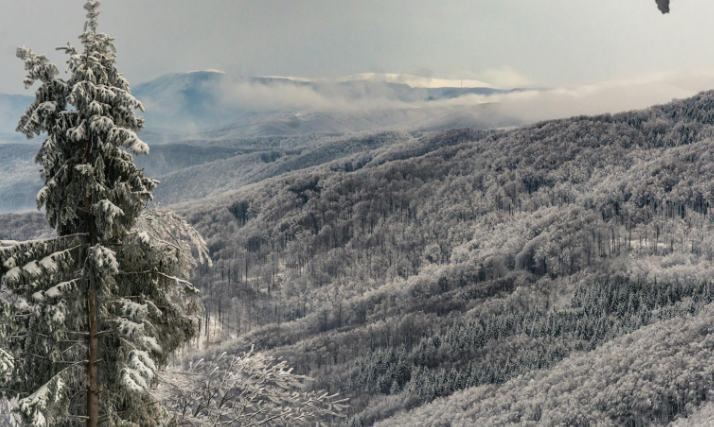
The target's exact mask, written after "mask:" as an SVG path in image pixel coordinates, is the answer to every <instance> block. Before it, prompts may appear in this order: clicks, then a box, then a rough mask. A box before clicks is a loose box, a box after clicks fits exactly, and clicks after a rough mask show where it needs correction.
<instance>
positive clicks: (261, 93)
mask: <svg viewBox="0 0 714 427" xmlns="http://www.w3.org/2000/svg"><path fill="white" fill-rule="evenodd" d="M712 88H714V72H703V71H693V70H689V71H681V72H676V73H661V74H651V75H645V76H638V77H635V78H631V79H622V80H613V81H606V82H602V83H599V84H593V85H584V86H575V87H561V88H548V89H538V90H521V91H513V92H506V93H496V94H491V95H476V94H472V95H464V96H460V97H456V98H450V99H438V100H426V99H424V100H412V101H405V100H403V99H400V95H401V94H399V93H397V92H395V91H394V90H393V89H392V88H391V87H390V86H389V85H384V86H369V90H367V89H365V90H364V92H360V91H357V92H355V91H347V90H345V89H344V88H343V87H342V86H340V85H335V86H329V85H327V86H325V87H319V86H317V87H316V86H310V85H302V86H301V85H294V84H292V83H280V84H271V85H265V84H255V83H247V82H225V83H224V84H223V85H221V87H220V89H219V92H220V93H221V102H222V103H223V104H225V105H227V106H230V107H231V108H245V109H252V110H255V111H257V112H281V111H282V112H301V111H311V112H324V113H328V114H330V113H340V114H349V113H355V114H356V113H364V112H370V111H371V112H374V111H379V110H388V109H392V110H393V109H421V110H429V111H432V112H433V113H434V114H435V115H436V114H439V112H440V111H459V110H460V109H464V110H466V109H472V108H473V107H477V106H479V105H484V104H489V105H491V106H495V108H496V110H497V111H498V112H499V113H500V114H502V115H503V116H504V117H506V116H507V117H513V118H517V120H518V121H519V122H522V123H530V122H536V121H541V120H549V119H557V118H565V117H571V116H576V115H596V114H604V113H617V112H622V111H628V110H633V109H642V108H647V107H649V106H652V105H656V104H662V103H666V102H669V101H671V100H672V99H681V98H686V97H690V96H693V95H695V94H696V93H698V92H701V91H703V90H708V89H712ZM491 111H493V108H491Z"/></svg>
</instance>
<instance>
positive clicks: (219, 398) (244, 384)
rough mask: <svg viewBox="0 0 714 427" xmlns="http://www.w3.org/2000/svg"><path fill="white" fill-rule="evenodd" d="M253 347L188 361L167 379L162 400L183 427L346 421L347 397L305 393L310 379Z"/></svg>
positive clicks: (174, 422)
mask: <svg viewBox="0 0 714 427" xmlns="http://www.w3.org/2000/svg"><path fill="white" fill-rule="evenodd" d="M292 370H293V369H292V368H289V367H288V364H287V363H286V362H284V361H277V360H275V359H273V358H271V357H269V356H266V355H264V354H261V353H255V352H254V351H253V350H252V349H251V351H249V352H247V353H246V354H244V355H243V356H231V355H228V354H227V353H221V354H219V355H217V356H213V357H210V358H207V359H203V358H201V359H196V358H193V360H190V361H186V363H184V364H180V365H178V366H175V367H172V368H171V369H169V370H168V371H167V372H166V373H165V374H162V375H161V383H162V387H161V388H160V389H159V392H158V395H157V396H158V398H160V399H161V400H162V401H163V402H164V406H165V407H166V408H167V409H168V411H169V413H170V414H171V423H172V425H178V426H243V427H250V426H261V425H281V426H282V425H288V426H292V427H297V426H312V425H324V424H322V423H321V422H320V420H321V418H323V417H328V416H332V417H344V415H343V412H344V411H345V410H346V409H347V404H346V402H347V399H340V398H339V397H338V395H337V394H329V393H327V392H324V391H305V390H304V388H305V385H306V382H307V381H309V378H307V377H305V376H301V375H296V374H294V373H292Z"/></svg>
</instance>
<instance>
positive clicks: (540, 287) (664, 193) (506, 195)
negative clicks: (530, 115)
mask: <svg viewBox="0 0 714 427" xmlns="http://www.w3.org/2000/svg"><path fill="white" fill-rule="evenodd" d="M713 125H714V92H708V93H702V94H700V95H699V96H696V97H694V98H692V99H688V100H684V101H677V102H673V103H671V104H668V105H664V106H659V107H654V108H651V109H648V110H643V111H637V112H629V113H623V114H617V115H603V116H597V117H576V118H572V119H568V120H558V121H551V122H544V123H538V124H535V125H531V126H526V127H523V128H519V129H516V130H512V131H468V130H465V131H448V132H436V133H431V134H425V135H423V136H421V137H416V138H413V139H408V140H406V141H404V142H402V143H398V144H392V145H389V146H387V147H382V148H375V149H374V150H372V151H369V152H364V153H358V154H355V155H352V156H350V157H345V158H343V159H339V160H336V161H334V162H332V163H329V164H327V166H323V167H320V168H317V169H307V170H302V171H297V172H291V173H286V174H283V175H280V176H277V177H275V178H271V179H268V180H266V181H263V182H261V183H256V184H253V185H251V186H248V187H243V188H241V189H239V190H236V191H234V192H230V193H226V194H225V195H222V196H219V197H214V198H211V199H205V200H201V201H196V202H188V203H185V204H182V205H177V206H176V208H177V210H178V211H179V212H180V213H181V214H182V215H184V216H185V217H186V218H188V219H189V220H190V221H191V222H192V223H193V224H194V225H196V226H197V227H198V228H199V229H200V230H201V232H202V233H203V234H204V236H205V237H206V239H207V241H208V243H209V245H210V248H211V251H212V253H213V256H214V259H215V262H214V268H213V269H212V270H205V271H201V272H200V273H199V276H200V277H199V278H198V279H197V281H198V282H199V283H201V286H202V287H203V289H204V297H205V302H206V307H207V313H208V317H207V318H206V319H204V322H203V331H202V332H203V334H204V335H203V337H202V338H201V339H200V340H205V339H206V334H208V336H209V337H211V338H212V339H213V340H218V339H219V337H225V336H229V335H236V334H241V337H240V339H238V341H235V342H230V343H229V344H225V345H224V347H225V348H224V349H227V350H229V351H242V350H244V349H246V348H248V347H249V346H250V345H253V344H255V345H256V346H257V347H258V348H259V349H266V350H270V351H272V352H274V353H276V354H278V355H280V356H281V357H285V358H287V359H288V360H289V361H290V362H291V363H294V365H295V366H296V367H297V369H298V370H299V371H300V372H301V373H305V374H309V375H310V376H312V377H314V378H318V381H317V384H316V385H315V386H316V387H318V388H323V387H324V388H328V389H330V390H341V391H342V392H343V393H344V394H346V395H347V396H349V397H350V398H351V403H352V413H351V418H350V420H349V421H348V422H347V423H348V425H350V426H368V425H373V424H374V423H375V422H378V421H379V420H385V419H387V418H390V417H392V416H394V415H397V416H398V418H397V419H395V420H388V421H383V424H382V425H385V426H386V425H402V424H403V425H407V424H411V425H416V424H415V423H414V420H418V419H421V418H420V417H421V416H422V415H423V413H422V412H415V413H414V415H407V416H400V415H398V414H399V413H400V412H401V411H407V410H410V409H413V408H416V407H419V406H421V405H423V404H425V403H427V402H431V401H433V400H434V399H435V398H442V397H447V396H450V395H452V393H454V392H455V391H459V390H466V391H464V392H463V393H462V394H458V395H455V396H454V397H453V399H456V400H453V401H452V400H449V398H448V397H447V399H446V400H443V401H442V400H439V401H436V402H435V403H433V404H432V405H435V406H433V407H432V406H429V407H427V409H424V411H427V412H429V413H430V414H433V416H432V418H433V422H432V424H428V425H434V426H436V425H450V424H448V421H447V418H448V419H451V418H453V419H452V421H453V423H454V424H453V425H473V423H474V422H476V420H481V419H485V418H483V417H485V415H483V414H484V413H485V412H484V411H488V414H489V415H488V417H490V418H488V420H489V422H491V423H492V425H515V424H518V425H536V424H537V425H561V423H562V422H564V421H563V420H565V419H564V418H563V417H564V416H565V415H563V414H570V415H572V414H577V413H579V412H577V411H576V412H573V410H571V409H572V408H571V409H569V406H568V405H576V406H577V407H578V408H579V409H578V410H579V411H581V413H582V415H581V418H578V420H579V421H574V420H572V419H571V420H570V421H571V422H575V423H576V424H577V425H594V424H593V423H594V422H595V420H598V419H606V420H609V421H608V422H610V424H607V425H632V426H635V425H647V424H648V423H651V422H653V421H655V420H656V421H657V422H661V423H666V422H669V421H672V420H674V419H675V418H677V417H678V416H684V415H686V414H689V413H690V412H693V411H694V410H695V409H696V405H697V404H699V403H700V402H702V401H706V400H708V399H709V398H710V396H709V392H708V390H710V389H711V387H712V384H711V375H707V374H706V372H705V371H703V370H699V366H705V365H707V364H711V362H714V360H712V359H711V356H709V355H710V354H711V352H708V351H705V350H706V349H707V348H708V347H707V346H708V345H709V344H708V341H707V340H708V338H707V333H706V331H705V330H702V328H703V327H705V325H706V321H707V320H706V319H708V316H709V317H710V316H711V309H710V308H709V307H708V304H710V303H711V302H712V299H714V282H713V281H712V274H713V273H714V266H713V265H712V260H713V259H714V238H712V236H713V235H714V234H713V233H712V231H714V229H713V227H712V226H713V225H714V224H713V223H712V221H711V204H712V202H713V201H714V166H713V165H714V154H713V150H714V141H712V140H711V139H710V138H711V137H712V136H714V127H713ZM206 324H208V325H206ZM206 326H208V327H206ZM641 328H648V329H644V330H643V331H642V332H637V331H638V330H640V329H641ZM673 334H674V335H676V336H673ZM653 340H654V341H653ZM668 340H672V342H671V345H669V346H668V345H667V343H668V342H669V341H668ZM683 343H687V345H684V344H683ZM660 344H661V345H662V346H664V347H663V348H662V349H661V350H660V349H658V350H657V351H656V352H655V351H653V350H652V348H655V347H657V346H658V345H660ZM603 346H606V347H603ZM669 347H671V348H669ZM648 348H649V349H650V350H647V349H648ZM643 349H644V350H643ZM625 354H626V355H627V358H626V359H622V358H621V357H619V356H618V355H625ZM615 361H617V366H619V367H618V368H617V369H618V370H617V371H608V369H610V366H611V364H615ZM653 361H656V362H657V363H659V364H661V366H659V367H657V368H656V369H654V368H652V369H650V368H646V366H650V365H651V364H652V362H653ZM580 366H586V367H587V369H581V368H579V367H580ZM612 369H615V367H612ZM659 372H669V374H668V375H669V376H666V377H659V376H658V375H660V374H659ZM687 375H693V376H694V377H692V378H689V380H688V381H684V380H681V381H678V382H676V384H673V383H672V381H673V379H674V378H685V379H686V378H688V377H687ZM563 376H567V377H568V378H572V384H573V385H572V386H571V385H566V384H563V385H561V386H556V384H555V383H558V382H561V379H560V378H564V377H563ZM614 377H617V378H621V379H620V380H619V381H620V382H618V383H616V384H613V382H612V381H613V380H612V378H614ZM555 378H558V379H557V380H556V379H555ZM531 379H533V381H534V382H531ZM670 380H672V381H670ZM568 381H570V380H568ZM646 381H649V383H651V387H652V388H653V391H651V392H645V391H642V392H641V393H634V394H632V393H631V394H628V393H627V391H626V390H627V388H625V389H622V390H620V389H617V390H620V391H611V390H610V388H608V387H620V386H621V387H632V384H643V382H646ZM540 384H542V385H540ZM548 384H551V385H552V386H549V385H548ZM583 384H588V386H587V387H582V385H583ZM618 384H619V385H618ZM473 387H476V388H473ZM531 387H532V388H533V390H539V389H540V387H550V391H549V392H548V393H551V394H552V395H553V398H552V399H546V398H545V397H543V396H544V394H543V393H540V394H538V395H537V396H536V397H537V398H538V399H541V400H538V399H536V400H534V401H532V402H531V401H524V403H523V404H521V405H520V406H519V405H516V406H513V405H515V404H510V403H507V402H515V401H516V400H517V399H520V397H517V396H519V395H518V394H517V393H530V392H529V391H528V390H531ZM472 388H473V389H472ZM639 388H640V387H638V389H639ZM613 390H614V389H613ZM583 393H584V394H583ZM598 393H600V394H602V395H608V393H622V399H620V398H608V399H607V400H597V394H598ZM648 393H649V394H648ZM494 395H498V396H502V399H501V400H498V401H497V400H496V397H494ZM471 396H475V397H473V398H472V397H471ZM479 396H483V397H479ZM586 398H587V399H588V403H587V404H585V403H583V404H575V403H573V402H574V401H577V400H575V399H586ZM458 399H462V400H458ZM464 399H466V400H467V401H468V402H473V403H468V404H467V403H464V401H463V400H464ZM489 399H491V400H489ZM534 399H535V397H534ZM492 400H493V403H491V401H492ZM544 400H545V401H544ZM546 401H547V402H546ZM598 402H599V403H598ZM614 402H618V403H617V404H616V403H614ZM546 403H547V404H546ZM493 405H501V406H498V410H496V409H493V408H494V407H493ZM618 405H619V406H618ZM442 408H443V409H442ZM652 408H656V410H653V409H652ZM437 409H438V410H437ZM424 413H426V412H424ZM420 414H422V415H420ZM438 414H444V415H443V417H444V418H443V419H442V417H441V416H439V415H438ZM479 414H481V415H479ZM573 416H575V415H573ZM404 417H406V418H404ZM408 417H412V418H408ZM449 417H451V418H449ZM541 417H542V418H541ZM603 417H604V418H603ZM457 420H458V422H457ZM479 422H480V421H479ZM484 422H485V421H484ZM397 423H399V424H397ZM458 423H462V424H458ZM419 425H423V424H419ZM484 425H487V424H484Z"/></svg>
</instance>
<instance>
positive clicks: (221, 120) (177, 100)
mask: <svg viewBox="0 0 714 427" xmlns="http://www.w3.org/2000/svg"><path fill="white" fill-rule="evenodd" d="M357 77H359V76H357ZM251 90H253V91H255V92H257V93H258V94H259V95H266V94H268V95H269V96H268V98H270V97H272V98H273V101H274V105H270V103H268V104H266V103H263V100H261V99H256V98H254V97H251V98H249V99H243V98H242V96H241V95H244V94H245V91H251ZM290 90H296V91H302V92H299V94H302V95H304V94H307V95H309V96H312V97H313V98H319V99H320V100H321V102H323V103H325V102H332V101H334V102H335V103H339V104H340V105H349V104H351V103H371V102H390V103H392V104H393V103H403V104H405V105H408V104H414V103H428V102H430V101H439V100H448V99H453V98H458V97H461V96H468V95H491V94H495V93H505V92H508V91H506V90H501V89H494V88H491V87H464V88H461V87H440V88H434V87H427V88H423V87H412V86H409V85H407V84H404V83H397V82H382V81H378V80H375V79H374V77H371V80H346V81H342V80H340V79H335V80H319V81H303V80H295V79H290V78H282V77H240V76H231V75H228V74H225V73H222V72H218V71H216V70H209V71H194V72H188V73H172V74H166V75H163V76H161V77H158V78H156V79H154V80H151V81H149V82H145V83H141V84H139V85H137V86H135V87H134V88H133V94H134V96H136V97H137V98H138V99H139V100H141V101H142V102H143V103H144V104H145V107H146V110H147V111H146V112H145V114H144V116H145V118H146V120H147V128H146V129H147V130H149V131H154V132H159V133H177V132H180V133H187V132H189V133H190V132H205V131H208V130H211V129H216V128H221V127H226V126H231V125H234V126H236V125H238V124H240V123H251V122H252V123H255V122H256V121H260V120H263V121H265V120H270V117H272V116H275V115H278V116H279V115H280V114H282V115H289V116H290V115H292V116H293V117H294V115H295V114H299V113H301V112H312V113H313V114H314V113H315V111H314V108H311V106H310V103H309V102H308V101H302V102H296V101H299V100H294V99H293V100H288V101H287V105H285V102H286V101H285V100H283V99H282V98H281V92H284V91H290ZM231 91H237V92H236V93H235V94H234V95H230V93H231ZM264 97H265V96H263V98H264ZM257 98H261V96H257ZM32 101H33V97H32V96H29V95H2V94H0V134H2V133H7V134H11V133H13V132H14V131H15V126H16V124H17V121H18V120H19V118H20V116H21V115H22V113H23V112H24V110H25V108H26V107H27V106H28V105H29V104H30V103H31V102H32ZM256 102H258V103H261V105H260V106H258V107H256V105H255V104H256ZM370 108H371V107H370ZM389 108H393V105H390V106H389ZM384 109H385V108H381V109H380V108H376V109H375V110H376V111H379V110H384ZM317 111H318V112H321V114H323V115H326V114H327V115H329V114H335V113H336V112H335V111H334V109H331V108H323V110H317ZM339 114H340V115H341V116H342V117H344V116H346V115H347V114H346V113H345V112H339ZM266 118H267V119H266ZM400 123H401V122H400ZM357 127H359V126H357ZM345 130H346V131H353V130H352V128H351V127H350V126H347V127H346V128H345ZM345 130H341V129H340V128H339V127H337V128H335V127H334V126H330V125H325V126H324V127H323V126H319V125H318V126H314V127H313V128H310V130H309V132H312V131H317V132H326V133H330V132H338V131H345ZM362 130H364V129H362ZM369 130H375V129H373V128H370V129H369ZM271 131H275V132H278V134H281V133H285V132H284V131H280V130H271V129H270V128H269V126H268V127H267V128H266V129H265V130H261V131H260V132H262V134H263V135H266V133H265V132H271ZM254 133H257V132H254ZM293 133H294V132H293Z"/></svg>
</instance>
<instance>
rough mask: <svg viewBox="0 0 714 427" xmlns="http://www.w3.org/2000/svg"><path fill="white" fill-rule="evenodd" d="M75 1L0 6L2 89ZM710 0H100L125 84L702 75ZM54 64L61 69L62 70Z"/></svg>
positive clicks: (32, 0) (67, 28)
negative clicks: (163, 78)
mask: <svg viewBox="0 0 714 427" xmlns="http://www.w3.org/2000/svg"><path fill="white" fill-rule="evenodd" d="M83 3H84V1H83V0H0V5H1V7H0V92H4V93H22V92H23V87H22V77H23V70H22V64H21V62H20V61H19V60H18V59H16V58H15V48H16V47H17V46H18V45H23V44H24V45H26V46H28V47H32V48H34V49H35V50H36V51H37V52H39V53H46V54H48V55H49V56H50V57H51V58H53V59H55V60H56V61H57V62H59V63H61V64H63V62H64V58H62V54H60V53H56V52H55V51H54V47H56V46H59V45H61V44H64V43H66V42H67V41H71V42H73V43H74V42H76V41H77V38H76V37H77V36H78V35H79V33H80V32H81V29H82V25H83V22H84V20H85V18H84V10H83V9H82V5H83ZM712 16H714V1H711V0H676V1H675V2H673V7H672V13H671V14H669V15H662V14H660V12H659V11H658V10H657V7H656V4H655V2H654V1H653V0H600V1H593V0H349V1H348V0H201V1H199V0H141V1H140V0H105V1H104V2H103V4H102V16H100V30H102V31H104V32H108V33H110V34H111V35H112V36H114V37H115V38H116V39H117V47H118V49H119V62H120V68H121V69H122V71H123V72H124V73H125V74H126V76H127V77H128V78H129V80H130V81H131V82H132V83H134V84H137V83H140V82H143V81H147V80H150V79H153V78H155V77H157V76H160V75H162V74H165V73H169V72H181V71H191V70H197V69H209V68H211V69H222V70H225V71H228V72H230V73H235V74H242V75H283V76H303V77H337V76H343V75H350V74H356V73H362V72H385V73H405V74H419V75H422V74H423V75H430V76H433V77H443V78H455V79H459V78H465V79H471V78H473V79H481V80H484V79H485V80H489V81H491V82H493V83H496V84H498V85H502V86H508V85H509V84H510V85H524V84H530V85H547V86H569V85H570V86H572V85H582V84H589V83H597V82H603V81H609V80H619V79H627V78H634V77H637V76H639V75H649V74H652V73H661V72H669V71H677V70H692V69H694V70H707V71H711V70H714V54H712V53H713V51H714V25H711V22H710V21H711V17H712ZM61 68H62V69H63V68H64V67H61Z"/></svg>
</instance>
